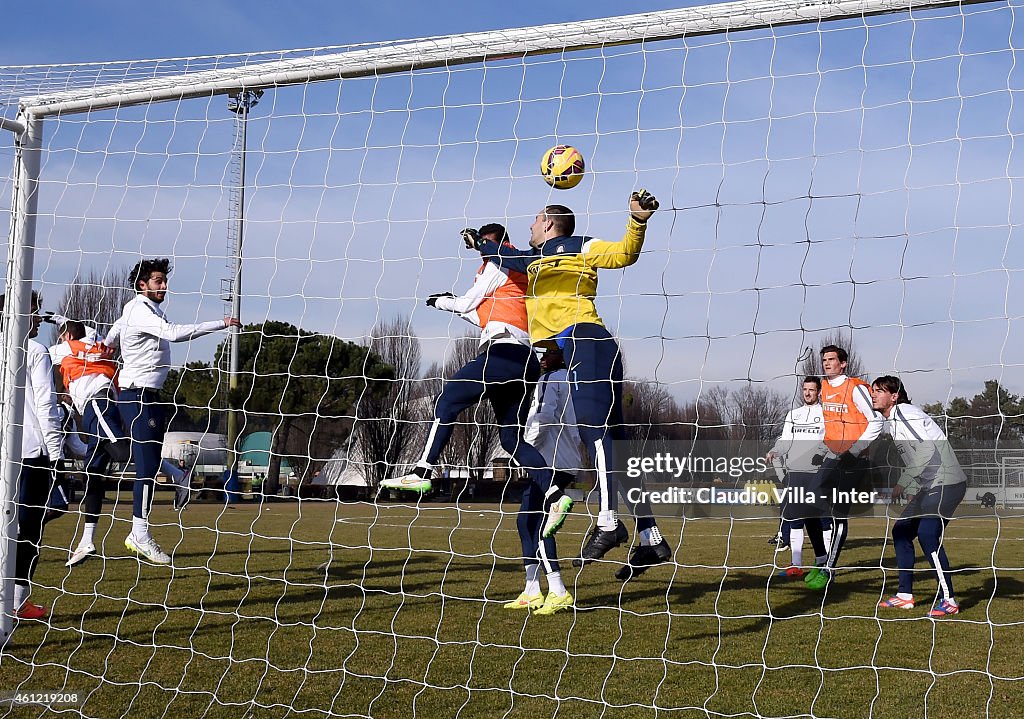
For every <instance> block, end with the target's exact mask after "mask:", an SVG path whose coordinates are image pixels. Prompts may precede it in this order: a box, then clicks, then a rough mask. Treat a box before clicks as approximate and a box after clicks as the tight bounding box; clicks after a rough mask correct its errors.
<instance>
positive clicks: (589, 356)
mask: <svg viewBox="0 0 1024 719" xmlns="http://www.w3.org/2000/svg"><path fill="white" fill-rule="evenodd" d="M657 209H658V201H657V200H656V199H655V198H654V196H653V195H651V194H650V193H648V192H647V191H646V190H640V191H639V192H634V193H632V195H631V196H630V200H629V210H630V216H629V218H628V219H627V221H626V233H625V236H624V237H623V238H622V239H621V240H620V241H618V242H608V241H606V240H598V239H594V238H590V237H578V236H575V235H574V234H573V233H574V232H575V230H576V218H575V216H574V215H573V213H572V210H570V209H569V208H568V207H565V206H563V205H548V206H546V207H545V208H544V209H543V210H541V211H540V212H539V213H537V218H536V219H535V220H534V222H533V225H532V226H531V227H530V247H531V249H530V250H517V249H515V248H511V247H507V246H502V245H500V244H499V243H497V242H494V241H493V240H483V239H481V238H479V237H477V236H475V235H474V234H473V233H467V235H466V244H467V245H468V246H471V247H475V248H476V249H478V250H479V251H480V253H481V255H483V257H484V258H485V259H487V260H490V261H491V262H494V263H496V264H497V265H499V266H500V267H501V268H503V269H505V270H509V271H518V272H523V273H525V274H526V275H527V277H528V280H529V284H528V290H527V295H526V309H527V314H528V318H529V331H530V339H531V341H532V342H533V344H534V345H537V346H540V347H551V346H557V347H559V348H560V349H561V350H562V354H563V355H564V357H565V361H566V365H567V370H568V381H569V391H570V395H571V397H572V403H573V406H574V408H575V410H576V421H577V424H578V425H579V432H580V436H581V437H582V439H583V441H584V443H585V444H586V445H587V447H588V448H589V450H590V452H591V454H592V456H593V457H594V463H595V465H596V469H597V481H598V489H599V491H600V497H601V509H600V512H599V514H598V519H597V526H596V527H595V528H594V530H593V532H592V533H591V535H590V538H589V539H588V540H587V543H586V545H585V546H584V547H583V551H582V553H581V557H580V558H578V559H576V560H574V562H573V563H574V564H576V565H577V566H580V565H582V564H584V563H586V562H587V561H591V560H595V559H600V558H601V557H603V556H604V555H605V553H606V552H608V551H609V550H611V549H613V548H614V547H617V546H619V545H620V544H622V543H623V542H625V541H626V540H627V539H628V538H629V534H628V533H627V532H626V528H625V526H623V524H622V522H620V521H619V519H618V515H617V512H616V509H617V496H616V487H615V484H614V476H613V473H612V468H613V467H614V466H615V465H614V464H613V451H614V449H613V445H614V443H615V440H620V439H622V379H623V378H622V374H623V372H622V355H621V353H620V351H619V345H618V343H617V342H616V341H615V338H614V337H612V335H611V333H609V332H608V330H607V329H606V328H605V326H604V323H603V322H602V321H601V317H600V316H599V315H598V314H597V308H596V307H595V306H594V298H595V297H596V296H597V271H598V270H599V269H608V270H614V269H622V268H624V267H629V266H630V265H632V264H633V263H634V262H636V261H637V259H639V257H640V250H641V249H642V247H643V243H644V235H645V233H646V231H647V221H648V219H650V217H651V215H653V214H654V211H655V210H657ZM560 490H561V488H559V487H557V486H553V487H552V488H551V491H550V492H549V494H548V497H547V501H546V503H545V505H546V508H547V511H548V519H547V522H546V524H545V527H544V529H545V532H544V534H545V536H551V535H552V534H553V533H554V532H555V531H557V530H558V528H559V527H560V526H561V525H562V522H563V521H564V518H565V517H564V515H565V512H566V511H567V509H566V507H568V506H571V504H570V503H569V502H562V501H559V500H560V499H561V491H560ZM637 531H638V532H639V533H640V544H639V545H638V546H637V547H636V548H634V550H633V554H632V556H631V557H630V560H629V567H627V568H625V569H626V570H627V571H625V572H620V573H619V576H620V579H629V578H631V577H633V576H636V575H637V574H639V573H640V572H642V571H644V570H645V569H647V568H648V567H650V566H652V565H655V564H659V563H661V562H665V561H667V560H668V559H669V558H671V556H672V550H671V548H670V547H669V546H668V542H666V541H665V540H664V538H663V537H662V536H661V532H660V531H659V530H658V526H657V524H656V523H655V521H654V517H653V516H651V513H650V510H649V508H648V507H642V508H641V509H640V511H638V513H637Z"/></svg>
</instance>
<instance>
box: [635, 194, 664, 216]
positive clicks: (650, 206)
mask: <svg viewBox="0 0 1024 719" xmlns="http://www.w3.org/2000/svg"><path fill="white" fill-rule="evenodd" d="M629 199H630V202H631V203H632V202H636V203H637V204H638V205H640V209H641V210H642V211H643V216H642V217H638V216H637V215H636V214H635V213H634V214H633V219H634V220H636V221H637V222H647V220H649V219H650V217H651V214H652V213H653V212H654V211H655V210H657V209H658V207H660V204H659V203H658V198H657V197H655V196H654V195H652V194H651V193H650V192H648V191H647V190H637V191H636V192H634V193H633V194H632V195H630V197H629Z"/></svg>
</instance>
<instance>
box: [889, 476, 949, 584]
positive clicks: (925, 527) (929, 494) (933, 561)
mask: <svg viewBox="0 0 1024 719" xmlns="http://www.w3.org/2000/svg"><path fill="white" fill-rule="evenodd" d="M966 492H967V483H966V482H960V483H959V484H952V485H946V486H941V487H935V488H933V489H927V490H924V491H922V492H919V493H918V494H917V495H915V496H914V500H913V501H912V502H910V503H909V504H908V505H907V506H906V508H905V509H904V510H903V513H902V514H901V515H900V518H899V519H898V520H896V523H895V524H894V525H893V526H892V543H893V545H894V547H895V549H896V566H897V567H899V572H900V575H899V576H900V588H899V591H900V592H904V593H906V594H913V593H914V562H915V561H916V560H917V557H916V556H915V553H914V538H915V537H917V541H918V542H920V543H921V549H923V550H924V554H925V556H926V557H927V558H928V564H930V565H931V566H932V568H933V569H934V570H935V574H936V578H937V579H938V583H939V592H940V593H941V594H942V599H952V598H953V574H952V572H951V571H950V568H949V559H947V557H946V548H945V547H944V546H943V542H942V535H943V533H944V531H945V529H946V525H947V524H949V520H950V518H951V517H952V516H953V512H955V511H956V508H957V506H958V505H959V504H960V502H961V501H963V498H964V494H965V493H966Z"/></svg>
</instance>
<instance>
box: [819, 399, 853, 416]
mask: <svg viewBox="0 0 1024 719" xmlns="http://www.w3.org/2000/svg"><path fill="white" fill-rule="evenodd" d="M821 408H822V409H823V410H824V411H826V412H835V413H836V414H846V413H847V412H849V411H850V410H849V408H848V407H847V406H846V404H845V403H843V402H822V403H821Z"/></svg>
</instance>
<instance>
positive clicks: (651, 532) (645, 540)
mask: <svg viewBox="0 0 1024 719" xmlns="http://www.w3.org/2000/svg"><path fill="white" fill-rule="evenodd" d="M663 541H665V538H664V537H662V536H661V530H660V529H658V525H657V524H655V525H654V526H653V527H650V528H649V529H644V530H642V531H641V532H640V544H646V545H648V546H651V547H653V546H654V545H656V544H661V543H662V542H663Z"/></svg>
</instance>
